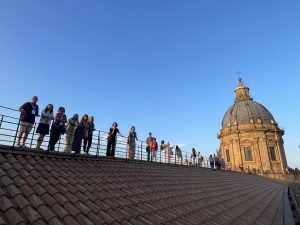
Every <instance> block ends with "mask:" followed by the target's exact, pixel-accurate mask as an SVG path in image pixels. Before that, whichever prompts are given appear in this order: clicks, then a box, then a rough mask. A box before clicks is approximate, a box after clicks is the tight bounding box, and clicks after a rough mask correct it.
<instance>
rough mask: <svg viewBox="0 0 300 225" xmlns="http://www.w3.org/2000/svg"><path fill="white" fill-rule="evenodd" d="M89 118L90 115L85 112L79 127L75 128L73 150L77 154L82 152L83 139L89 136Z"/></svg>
mask: <svg viewBox="0 0 300 225" xmlns="http://www.w3.org/2000/svg"><path fill="white" fill-rule="evenodd" d="M88 119H89V116H88V115H87V114H84V115H83V117H82V118H81V120H80V122H79V125H78V127H77V128H76V129H75V136H74V141H73V144H72V151H74V152H75V153H76V154H80V151H81V144H82V139H84V138H87V136H88V128H89V125H88Z"/></svg>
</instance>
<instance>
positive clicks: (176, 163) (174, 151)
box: [174, 151, 177, 165]
mask: <svg viewBox="0 0 300 225" xmlns="http://www.w3.org/2000/svg"><path fill="white" fill-rule="evenodd" d="M174 155H175V165H177V163H176V155H177V154H176V151H174Z"/></svg>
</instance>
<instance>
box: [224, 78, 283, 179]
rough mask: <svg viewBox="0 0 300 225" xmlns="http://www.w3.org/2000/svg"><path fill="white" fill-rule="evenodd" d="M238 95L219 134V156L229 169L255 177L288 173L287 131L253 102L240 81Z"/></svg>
mask: <svg viewBox="0 0 300 225" xmlns="http://www.w3.org/2000/svg"><path fill="white" fill-rule="evenodd" d="M235 94H236V99H235V101H234V104H233V105H232V106H231V107H230V108H229V109H228V110H227V112H226V113H225V116H224V118H223V121H222V128H221V130H220V133H219V134H218V138H219V140H220V150H219V154H220V156H221V157H222V158H223V159H224V161H225V166H226V168H227V169H229V170H233V171H243V172H252V173H256V174H270V173H274V174H284V173H286V171H287V161H286V156H285V152H284V141H283V139H282V136H283V135H284V130H282V129H280V128H279V127H278V124H277V122H276V121H275V119H274V117H273V116H272V114H271V113H270V112H269V111H268V110H267V109H266V108H265V107H264V106H263V105H261V104H260V103H258V102H255V101H253V99H252V98H251V97H250V94H249V88H248V87H246V86H245V85H244V84H243V82H242V79H241V78H239V85H238V87H237V88H236V89H235Z"/></svg>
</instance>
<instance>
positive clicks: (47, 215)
mask: <svg viewBox="0 0 300 225" xmlns="http://www.w3.org/2000/svg"><path fill="white" fill-rule="evenodd" d="M37 211H38V212H39V213H40V215H41V216H42V217H43V218H44V219H45V220H46V221H47V222H49V221H50V220H51V219H53V218H54V217H55V214H54V213H53V212H52V210H51V209H50V208H48V207H47V206H45V205H42V206H40V207H38V208H37Z"/></svg>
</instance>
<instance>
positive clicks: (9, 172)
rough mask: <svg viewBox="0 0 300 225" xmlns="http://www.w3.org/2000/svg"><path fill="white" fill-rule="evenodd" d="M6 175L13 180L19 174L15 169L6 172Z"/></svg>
mask: <svg viewBox="0 0 300 225" xmlns="http://www.w3.org/2000/svg"><path fill="white" fill-rule="evenodd" d="M7 174H8V176H9V177H10V178H14V177H15V176H19V173H18V172H17V171H16V170H15V169H9V170H7Z"/></svg>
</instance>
